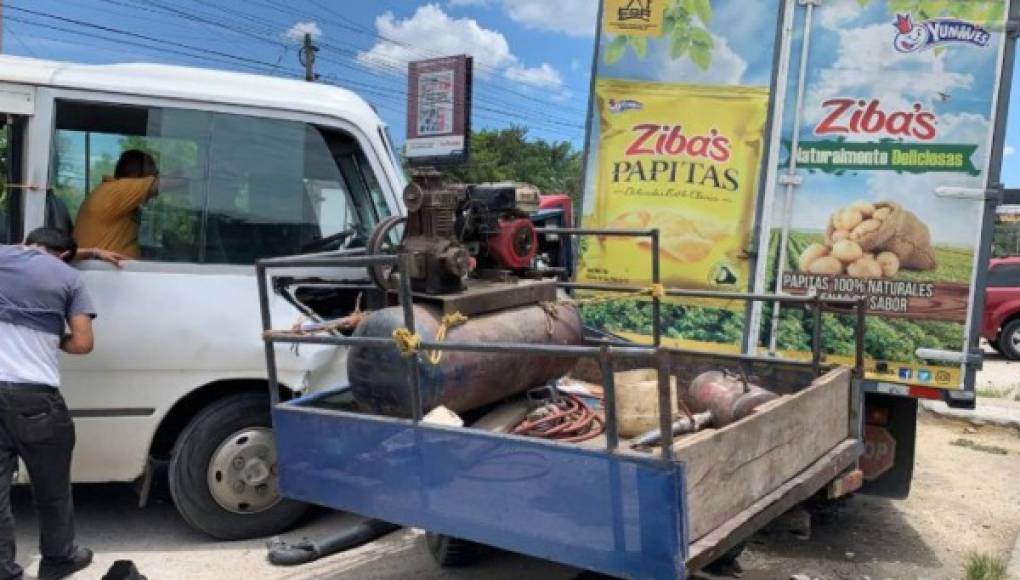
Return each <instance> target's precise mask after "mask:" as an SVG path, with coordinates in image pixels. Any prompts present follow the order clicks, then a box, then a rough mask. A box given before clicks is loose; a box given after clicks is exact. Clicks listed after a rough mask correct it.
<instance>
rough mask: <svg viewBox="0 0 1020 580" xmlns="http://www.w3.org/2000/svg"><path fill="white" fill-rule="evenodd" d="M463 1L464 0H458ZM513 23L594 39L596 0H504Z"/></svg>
mask: <svg viewBox="0 0 1020 580" xmlns="http://www.w3.org/2000/svg"><path fill="white" fill-rule="evenodd" d="M458 1H462V0H458ZM503 11H504V12H506V14H507V16H509V17H510V19H511V20H513V21H514V22H517V23H519V24H523V25H524V26H527V27H529V28H537V29H539V30H549V31H552V32H561V33H564V34H567V35H570V36H594V35H595V19H596V17H597V15H598V2H597V1H596V0H503Z"/></svg>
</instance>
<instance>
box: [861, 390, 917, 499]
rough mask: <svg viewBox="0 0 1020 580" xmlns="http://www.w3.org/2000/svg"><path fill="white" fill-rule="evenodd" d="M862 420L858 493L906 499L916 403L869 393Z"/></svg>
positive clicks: (909, 479)
mask: <svg viewBox="0 0 1020 580" xmlns="http://www.w3.org/2000/svg"><path fill="white" fill-rule="evenodd" d="M864 417H865V425H864V444H865V445H864V449H865V451H864V456H863V457H861V469H862V470H863V471H864V487H863V488H862V489H861V493H866V494H868V495H875V496H879V497H888V498H892V499H904V498H906V497H907V496H908V495H910V482H911V480H912V478H913V476H914V445H915V442H916V437H917V399H911V398H907V397H897V396H892V395H880V394H874V393H868V394H867V395H866V396H865V400H864Z"/></svg>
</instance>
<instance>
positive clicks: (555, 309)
mask: <svg viewBox="0 0 1020 580" xmlns="http://www.w3.org/2000/svg"><path fill="white" fill-rule="evenodd" d="M538 307H539V308H541V309H542V310H544V311H545V315H546V317H545V330H546V332H548V333H549V336H552V335H553V332H554V331H555V330H556V325H555V322H556V321H557V320H559V319H560V305H559V304H557V303H556V302H539V303H538Z"/></svg>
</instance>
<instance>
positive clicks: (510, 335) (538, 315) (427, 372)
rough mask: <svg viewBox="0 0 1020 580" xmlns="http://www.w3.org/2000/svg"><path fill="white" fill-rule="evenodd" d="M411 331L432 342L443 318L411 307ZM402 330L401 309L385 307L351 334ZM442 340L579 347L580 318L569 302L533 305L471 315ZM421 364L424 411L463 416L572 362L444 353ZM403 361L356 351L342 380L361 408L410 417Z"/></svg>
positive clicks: (387, 351)
mask: <svg viewBox="0 0 1020 580" xmlns="http://www.w3.org/2000/svg"><path fill="white" fill-rule="evenodd" d="M414 317H415V330H416V331H417V333H418V334H419V335H420V336H421V338H422V340H425V341H433V340H435V337H436V333H437V331H438V330H439V327H440V324H441V320H442V314H441V313H440V311H439V309H437V308H434V307H432V306H428V305H423V304H415V306H414ZM403 326H404V315H403V310H401V309H400V308H399V307H393V308H385V309H382V310H378V311H376V312H373V313H372V314H370V315H369V316H368V317H367V318H366V319H365V320H364V322H362V323H361V324H360V325H359V326H358V328H357V330H356V331H355V333H354V336H356V337H385V338H389V337H391V336H392V335H393V331H394V330H396V329H397V328H401V327H403ZM445 341H446V342H462V343H499V342H505V343H522V344H548V345H559V346H563V345H579V344H581V343H582V341H583V333H582V324H581V318H580V316H579V315H578V312H577V308H576V306H574V305H573V304H572V303H567V302H561V303H559V304H558V305H557V307H556V308H543V307H541V306H539V305H537V304H535V305H530V306H521V307H517V308H509V309H505V310H500V311H497V312H493V313H489V314H483V315H475V316H472V317H470V318H469V319H468V320H467V322H465V323H464V324H462V325H459V326H454V327H452V328H450V329H448V330H447V333H446V339H445ZM421 359H422V360H421V363H420V368H421V372H420V377H421V395H422V408H423V411H424V412H426V413H427V412H428V411H429V410H430V409H432V408H434V407H436V406H439V405H444V406H445V407H447V408H448V409H450V410H452V411H455V412H458V413H461V412H464V411H470V410H472V409H477V408H479V407H482V406H485V405H487V404H489V403H494V402H496V401H499V400H501V399H504V398H506V397H509V396H511V395H515V394H517V393H521V392H523V391H525V390H527V389H530V388H532V387H537V386H541V385H544V384H546V383H548V382H549V381H551V380H553V379H556V378H559V377H562V376H563V375H565V374H566V373H567V372H568V371H569V370H570V369H571V368H572V367H573V366H574V363H575V362H576V361H575V360H573V359H570V358H563V357H551V356H546V355H523V354H504V353H487V352H486V353H479V352H462V351H454V350H445V351H442V358H441V359H440V360H439V363H438V364H432V363H431V362H430V361H429V360H428V359H429V357H428V356H422V357H421ZM407 372H408V368H407V364H406V359H405V358H404V357H403V355H402V354H401V353H400V352H399V351H398V350H397V349H396V348H395V347H392V348H391V347H387V348H372V347H366V346H353V347H351V349H350V353H349V354H348V356H347V376H348V378H349V379H350V383H351V389H352V391H353V393H354V398H355V400H356V401H357V403H358V405H359V406H360V407H362V408H363V409H365V410H367V411H370V412H373V413H377V414H382V415H388V416H392V417H410V416H411V390H410V389H411V387H410V380H409V377H408V374H407Z"/></svg>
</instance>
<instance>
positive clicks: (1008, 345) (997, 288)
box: [981, 256, 1020, 360]
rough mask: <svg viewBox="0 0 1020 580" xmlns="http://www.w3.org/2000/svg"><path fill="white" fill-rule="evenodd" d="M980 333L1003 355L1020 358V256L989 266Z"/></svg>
mask: <svg viewBox="0 0 1020 580" xmlns="http://www.w3.org/2000/svg"><path fill="white" fill-rule="evenodd" d="M981 336H983V337H984V338H985V340H987V341H988V344H989V345H991V347H992V348H994V349H995V350H997V351H999V352H1000V353H1002V354H1003V356H1005V357H1006V358H1009V359H1011V360H1020V256H1013V257H1010V258H997V259H993V260H992V261H991V264H990V265H989V269H988V290H987V294H986V295H985V316H984V321H983V324H982V330H981Z"/></svg>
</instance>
